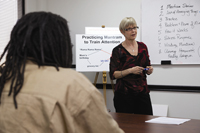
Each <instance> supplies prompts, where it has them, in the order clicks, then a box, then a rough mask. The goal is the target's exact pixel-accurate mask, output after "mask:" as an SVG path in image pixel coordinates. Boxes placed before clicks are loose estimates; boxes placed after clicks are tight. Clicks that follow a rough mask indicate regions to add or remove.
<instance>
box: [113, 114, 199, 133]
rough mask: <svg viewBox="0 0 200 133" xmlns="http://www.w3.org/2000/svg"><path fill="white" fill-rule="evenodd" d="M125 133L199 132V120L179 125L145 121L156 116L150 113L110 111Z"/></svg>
mask: <svg viewBox="0 0 200 133" xmlns="http://www.w3.org/2000/svg"><path fill="white" fill-rule="evenodd" d="M110 114H111V115H112V117H113V118H114V119H115V120H116V121H117V123H118V124H119V127H120V128H122V129H123V130H124V131H125V133H200V120H194V119H191V120H190V121H188V122H185V123H183V124H181V125H169V124H155V123H145V121H146V120H150V119H152V118H156V117H157V116H151V115H137V114H125V113H114V112H110Z"/></svg>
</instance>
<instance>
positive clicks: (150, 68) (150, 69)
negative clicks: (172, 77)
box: [146, 66, 153, 75]
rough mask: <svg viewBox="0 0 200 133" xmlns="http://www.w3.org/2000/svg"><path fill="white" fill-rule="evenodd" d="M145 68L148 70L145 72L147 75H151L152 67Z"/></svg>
mask: <svg viewBox="0 0 200 133" xmlns="http://www.w3.org/2000/svg"><path fill="white" fill-rule="evenodd" d="M146 68H149V70H147V72H146V73H147V74H148V75H150V74H152V73H153V67H152V66H147V67H146Z"/></svg>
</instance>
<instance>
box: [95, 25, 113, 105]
mask: <svg viewBox="0 0 200 133" xmlns="http://www.w3.org/2000/svg"><path fill="white" fill-rule="evenodd" d="M101 27H102V28H105V25H102V26H101ZM109 74H110V73H109ZM98 76H99V72H96V76H95V79H94V86H96V83H97V78H98ZM110 82H111V86H112V90H113V93H114V83H113V80H111V79H110ZM102 83H103V95H104V100H105V105H107V104H106V84H107V73H106V71H103V73H102Z"/></svg>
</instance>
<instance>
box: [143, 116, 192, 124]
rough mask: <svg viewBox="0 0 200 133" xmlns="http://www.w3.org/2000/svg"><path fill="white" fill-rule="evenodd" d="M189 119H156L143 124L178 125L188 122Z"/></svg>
mask: <svg viewBox="0 0 200 133" xmlns="http://www.w3.org/2000/svg"><path fill="white" fill-rule="evenodd" d="M189 120H190V119H180V118H168V117H158V118H154V119H151V120H148V121H145V122H148V123H159V124H176V125H180V124H182V123H184V122H186V121H189Z"/></svg>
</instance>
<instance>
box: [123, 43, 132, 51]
mask: <svg viewBox="0 0 200 133" xmlns="http://www.w3.org/2000/svg"><path fill="white" fill-rule="evenodd" d="M125 44H126V46H128V45H127V43H126V42H125ZM128 48H129V49H130V50H131V51H132V52H134V49H132V48H131V47H130V46H129V47H128Z"/></svg>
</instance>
